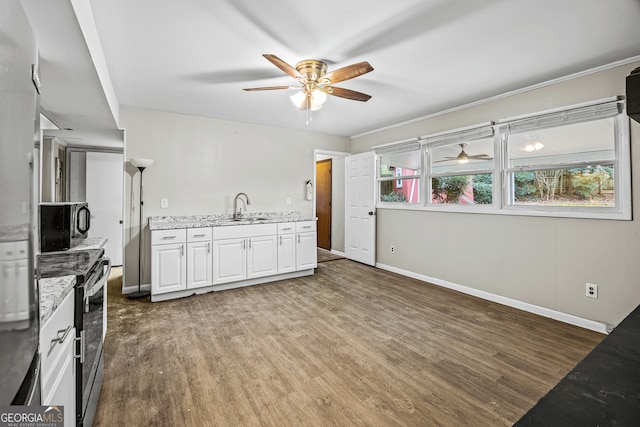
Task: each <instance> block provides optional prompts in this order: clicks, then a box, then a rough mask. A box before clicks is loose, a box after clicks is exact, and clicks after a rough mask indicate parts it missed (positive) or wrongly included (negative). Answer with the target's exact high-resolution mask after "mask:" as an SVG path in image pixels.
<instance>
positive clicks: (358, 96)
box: [323, 86, 371, 102]
mask: <svg viewBox="0 0 640 427" xmlns="http://www.w3.org/2000/svg"><path fill="white" fill-rule="evenodd" d="M323 90H324V91H325V92H326V93H328V94H329V95H333V96H338V97H340V98H346V99H352V100H354V101H362V102H366V101H368V100H369V99H371V95H367V94H366V93H362V92H356V91H355V90H351V89H344V88H341V87H335V86H325V87H324V88H323Z"/></svg>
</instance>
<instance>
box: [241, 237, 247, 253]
mask: <svg viewBox="0 0 640 427" xmlns="http://www.w3.org/2000/svg"><path fill="white" fill-rule="evenodd" d="M245 249H247V241H246V240H243V241H242V250H243V251H244V250H245Z"/></svg>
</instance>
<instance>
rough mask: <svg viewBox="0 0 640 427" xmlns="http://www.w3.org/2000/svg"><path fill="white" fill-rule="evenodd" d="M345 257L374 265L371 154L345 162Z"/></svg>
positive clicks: (372, 161)
mask: <svg viewBox="0 0 640 427" xmlns="http://www.w3.org/2000/svg"><path fill="white" fill-rule="evenodd" d="M345 175H346V178H345V180H346V188H345V224H344V225H345V230H344V234H345V256H346V257H347V258H349V259H352V260H354V261H358V262H362V263H364V264H369V265H375V264H376V215H375V212H376V200H375V154H374V153H373V152H368V153H362V154H355V155H353V156H348V157H347V158H346V159H345Z"/></svg>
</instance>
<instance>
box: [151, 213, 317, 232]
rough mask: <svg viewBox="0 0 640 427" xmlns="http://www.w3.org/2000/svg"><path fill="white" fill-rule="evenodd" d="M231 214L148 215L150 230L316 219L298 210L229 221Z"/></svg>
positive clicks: (249, 214)
mask: <svg viewBox="0 0 640 427" xmlns="http://www.w3.org/2000/svg"><path fill="white" fill-rule="evenodd" d="M231 218H232V215H229V214H212V215H176V216H152V217H149V229H150V230H171V229H176V228H196V227H223V226H224V227H226V226H235V225H250V224H271V223H277V222H297V221H317V218H316V217H305V216H302V215H300V212H297V211H291V212H251V213H247V214H244V215H243V216H242V217H241V218H242V220H241V221H230V219H231Z"/></svg>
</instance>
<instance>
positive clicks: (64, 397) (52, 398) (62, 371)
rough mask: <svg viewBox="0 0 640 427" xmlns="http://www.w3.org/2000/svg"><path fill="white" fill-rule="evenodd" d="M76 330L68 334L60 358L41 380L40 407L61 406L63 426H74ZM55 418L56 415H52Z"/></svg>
mask: <svg viewBox="0 0 640 427" xmlns="http://www.w3.org/2000/svg"><path fill="white" fill-rule="evenodd" d="M75 335H76V330H75V328H73V329H72V330H71V331H70V332H69V337H68V338H67V339H66V341H65V342H64V344H63V348H62V350H61V352H60V357H59V358H58V360H57V361H56V363H55V364H54V365H53V366H52V368H51V371H50V372H47V373H45V375H46V376H45V377H44V379H43V380H42V382H43V383H42V405H45V406H58V407H60V406H62V407H63V408H64V425H65V427H72V426H75V425H76V361H75V359H74V357H73V350H74V347H75V346H74V344H75V341H74V339H73V337H75ZM54 416H56V415H54Z"/></svg>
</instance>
